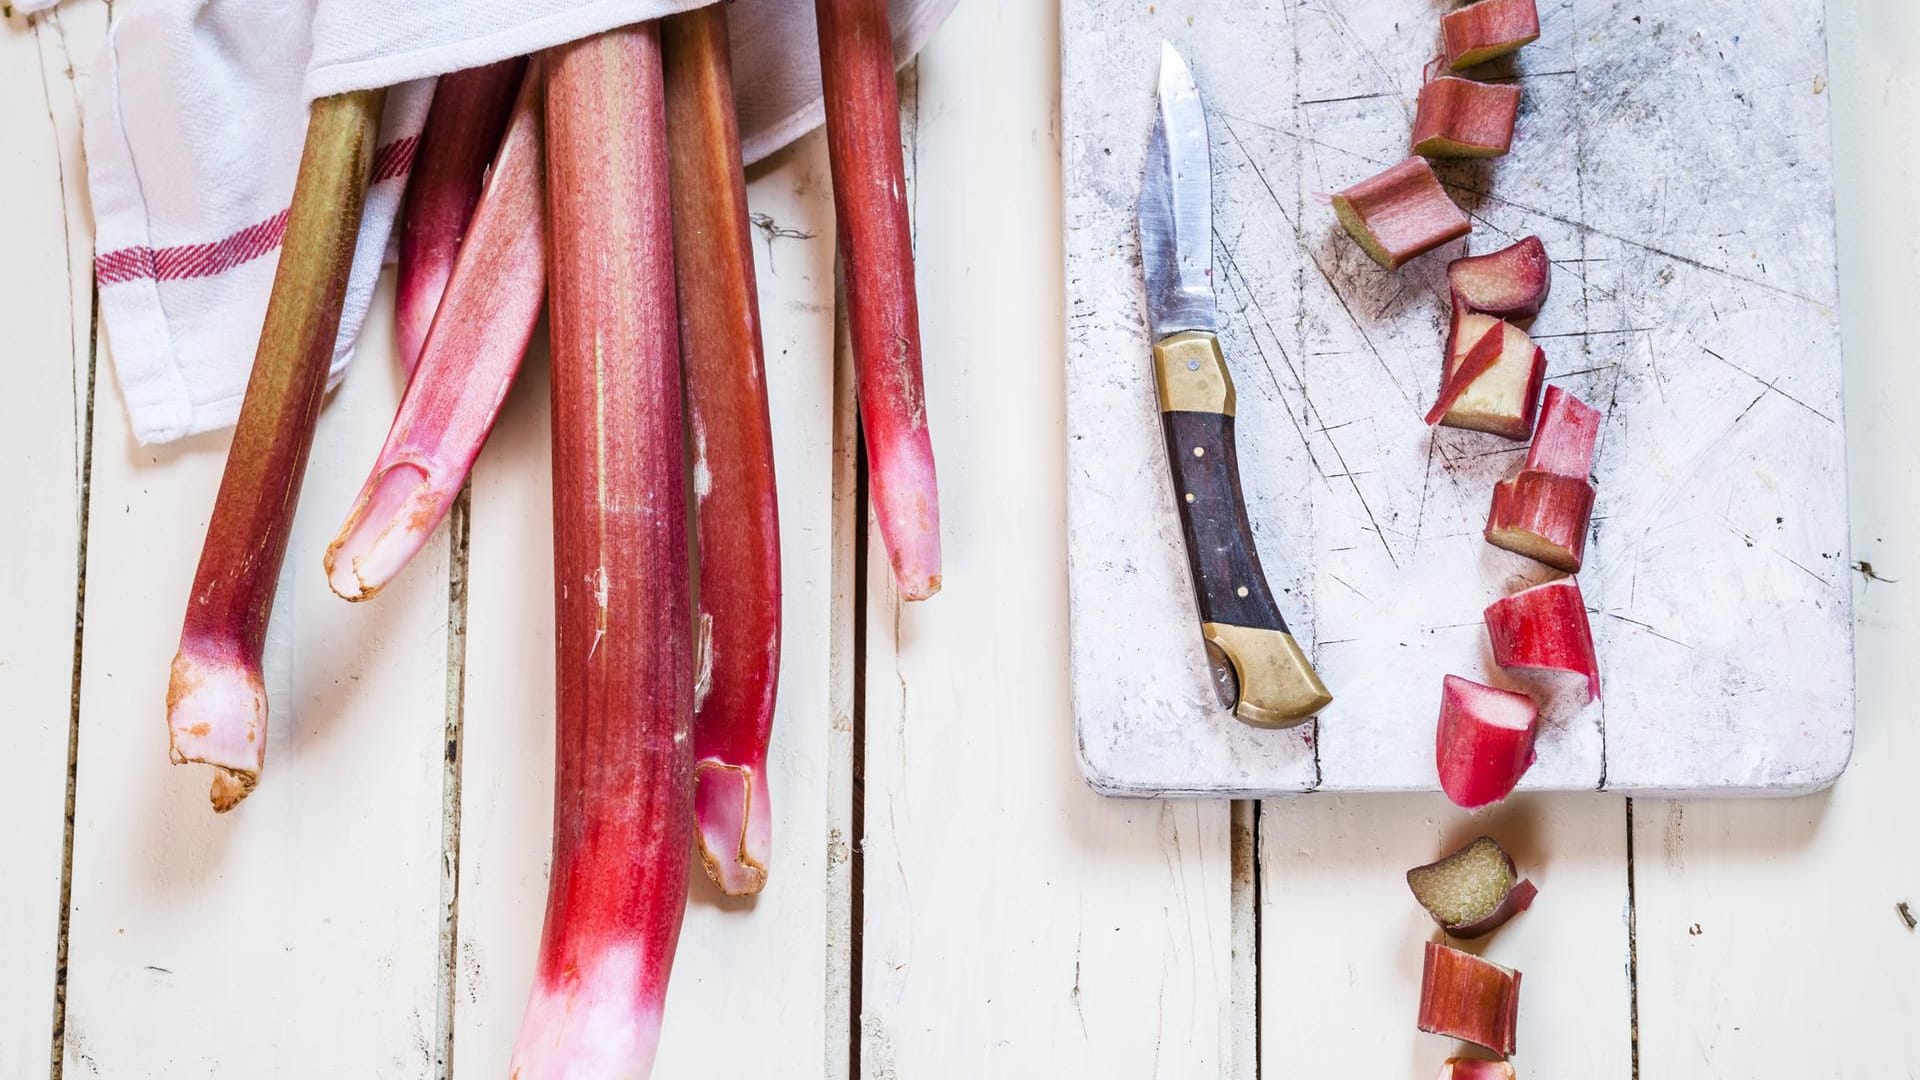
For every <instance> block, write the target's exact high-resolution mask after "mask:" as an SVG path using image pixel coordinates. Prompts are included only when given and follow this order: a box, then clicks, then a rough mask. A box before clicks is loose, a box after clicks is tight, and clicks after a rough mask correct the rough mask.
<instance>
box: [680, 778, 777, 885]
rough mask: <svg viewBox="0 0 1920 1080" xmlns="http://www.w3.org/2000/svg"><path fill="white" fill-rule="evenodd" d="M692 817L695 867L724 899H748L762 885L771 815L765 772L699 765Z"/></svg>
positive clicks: (769, 844) (770, 839)
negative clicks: (695, 839)
mask: <svg viewBox="0 0 1920 1080" xmlns="http://www.w3.org/2000/svg"><path fill="white" fill-rule="evenodd" d="M698 768H699V772H698V774H697V779H696V781H695V783H696V787H695V791H694V804H693V812H694V816H695V818H696V819H697V820H698V822H699V825H700V829H699V838H700V861H701V862H702V863H703V864H705V866H706V868H707V876H708V877H709V878H712V879H713V883H714V884H715V885H717V886H719V887H720V890H721V891H722V892H724V893H726V894H727V895H728V896H752V895H754V894H755V893H758V892H759V891H760V890H761V889H763V888H765V887H766V884H767V865H768V862H769V855H770V854H771V852H772V850H773V814H772V809H771V803H770V802H769V796H768V792H767V771H766V769H765V767H764V766H762V767H753V766H745V765H728V764H726V763H724V762H719V761H702V762H700V764H699V766H698Z"/></svg>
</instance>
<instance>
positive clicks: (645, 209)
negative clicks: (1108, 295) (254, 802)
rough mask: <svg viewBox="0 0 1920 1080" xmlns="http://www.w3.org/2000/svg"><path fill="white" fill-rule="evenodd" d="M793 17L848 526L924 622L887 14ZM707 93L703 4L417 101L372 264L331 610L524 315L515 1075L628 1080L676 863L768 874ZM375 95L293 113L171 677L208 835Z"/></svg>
mask: <svg viewBox="0 0 1920 1080" xmlns="http://www.w3.org/2000/svg"><path fill="white" fill-rule="evenodd" d="M817 17H818V23H819V31H820V42H821V70H822V75H823V83H824V87H825V91H826V106H827V109H826V112H827V130H828V147H829V155H830V160H831V163H832V169H833V181H834V195H835V201H836V205H837V210H838V218H839V222H840V251H841V256H842V262H843V272H844V277H845V286H846V297H847V307H848V312H847V313H848V320H849V324H850V326H851V330H852V343H853V351H854V364H855V370H856V373H857V378H858V382H859V387H858V390H859V409H860V417H861V421H862V426H863V429H864V432H865V437H866V448H867V455H868V461H869V468H870V472H871V489H872V492H873V513H874V517H875V519H876V521H877V523H878V525H879V527H880V533H881V536H882V538H883V540H884V541H885V543H886V546H887V549H888V552H889V556H890V560H891V562H892V566H893V571H894V575H895V580H896V582H897V585H898V588H899V591H900V593H901V595H902V596H903V597H905V598H906V599H908V600H919V599H925V598H926V597H929V596H931V595H933V594H934V593H935V592H936V591H938V589H939V587H940V533H939V509H938V497H937V489H936V484H935V479H934V467H933V454H932V442H931V439H930V436H929V433H928V430H927V421H926V407H925V403H924V400H923V397H922V389H921V385H922V384H921V372H920V334H919V327H918V321H919V317H918V312H917V308H916V300H915V296H914V272H913V260H912V248H911V235H910V232H909V228H908V220H907V208H906V204H905V201H904V197H903V193H904V191H905V184H904V182H903V168H902V161H901V152H900V131H899V103H898V99H897V96H896V91H895V84H894V57H893V35H892V33H891V30H890V28H889V26H888V24H887V8H886V3H885V0H818V2H817ZM730 67H731V62H730V59H729V48H728V41H727V21H726V15H725V13H724V10H723V8H722V7H721V6H713V7H707V8H702V9H698V10H695V11H690V12H687V13H684V14H681V15H677V16H673V17H671V18H668V19H665V20H663V21H661V22H658V23H646V24H641V25H637V26H631V27H627V28H623V29H619V30H614V31H611V32H608V33H604V34H601V35H598V36H596V37H593V38H589V39H586V40H582V41H577V42H573V43H570V44H567V45H562V46H559V47H556V48H553V49H551V50H548V51H547V52H545V53H543V54H540V55H538V56H533V57H526V58H520V59H515V60H509V61H505V62H502V63H498V64H494V65H492V66H489V67H484V68H478V69H474V70H470V71H463V72H459V73H456V74H452V75H448V76H446V77H445V78H443V79H442V80H441V82H440V84H439V87H438V89H437V91H436V95H435V100H434V102H433V106H432V109H431V112H430V114H429V116H428V120H427V125H426V129H425V131H424V132H423V134H422V136H421V141H420V144H419V150H418V154H417V157H416V160H415V165H414V173H413V178H412V180H411V183H410V188H409V192H408V196H407V206H406V209H405V212H404V217H403V223H402V233H401V240H400V269H399V279H400V280H399V302H398V306H397V318H398V323H399V326H398V340H399V342H400V348H401V352H402V360H403V362H404V363H405V364H406V365H407V367H408V369H409V371H410V377H409V381H408V384H407V388H406V392H405V395H404V397H403V399H402V401H401V403H400V407H399V411H398V414H397V415H396V416H395V418H394V422H393V427H392V429H391V431H390V432H389V434H388V436H387V439H386V443H385V445H384V446H382V447H381V448H380V450H379V453H378V455H377V457H376V459H375V462H374V465H373V468H372V470H371V472H370V474H369V476H368V478H367V481H366V483H365V485H364V486H363V487H362V488H361V490H360V493H359V496H358V497H357V498H356V500H355V501H354V503H353V505H352V507H351V508H349V509H348V511H347V514H346V520H345V523H344V525H343V526H342V527H341V529H340V532H339V536H338V537H337V538H336V539H335V540H334V541H333V543H332V544H331V545H330V546H329V547H328V548H327V551H326V556H325V571H326V575H327V581H328V583H329V585H330V586H331V587H332V588H333V590H334V591H335V592H336V593H338V594H339V595H340V596H341V597H343V598H345V599H347V600H353V601H365V600H371V599H373V598H374V597H375V596H376V595H377V594H378V593H379V592H380V590H381V589H382V588H383V587H384V586H385V585H386V584H387V583H388V582H390V581H392V580H393V579H394V577H395V576H396V575H398V574H399V573H400V572H401V571H402V570H403V568H404V567H405V566H406V564H407V563H408V561H409V560H410V559H411V558H412V557H413V556H414V555H415V554H416V553H417V552H419V551H420V550H421V548H422V547H423V546H424V545H425V544H426V543H427V541H428V539H429V538H430V537H431V536H432V535H433V534H434V533H435V531H436V530H437V528H438V527H439V524H440V522H441V521H442V520H443V519H444V518H445V517H446V516H447V514H448V512H449V510H450V509H451V508H452V506H453V503H454V502H455V500H456V499H457V498H458V497H459V494H460V492H461V490H462V489H463V487H464V486H465V484H466V482H467V477H468V474H469V472H470V471H471V469H472V468H473V464H474V460H475V458H476V457H477V455H478V454H479V453H480V450H481V447H482V446H483V445H484V443H485V442H486V438H487V434H488V432H489V431H490V430H491V429H492V426H493V423H494V420H495V418H496V417H497V416H498V414H499V411H500V408H501V406H502V404H503V403H504V401H505V399H506V396H507V392H508V390H509V388H510V387H511V386H512V384H513V381H514V378H515V376H516V375H517V373H518V371H519V368H520V365H521V362H522V360H523V358H524V356H525V355H526V352H527V349H528V346H529V344H530V342H531V340H532V338H533V335H534V331H535V325H536V323H537V322H538V319H539V316H540V313H541V311H542V309H543V308H544V309H546V310H547V311H548V313H549V324H550V339H551V345H552V366H553V374H552V383H553V391H552V414H553V527H554V565H553V579H554V604H555V623H556V648H555V663H556V680H555V681H556V683H557V686H558V710H557V714H556V715H557V725H556V726H557V731H556V740H557V749H558V752H557V776H556V784H555V797H554V818H553V837H554V839H553V860H552V868H551V871H552V872H551V885H550V892H549V898H548V906H547V915H546V927H545V931H544V935H543V939H542V944H541V948H540V953H539V962H538V970H537V972H536V976H535V985H534V988H533V993H532V999H531V1001H530V1003H529V1005H528V1008H527V1012H526V1018H525V1020H524V1022H523V1026H522V1030H521V1035H520V1039H519V1042H518V1045H517V1047H516V1049H515V1052H514V1064H513V1075H515V1076H516V1077H519V1078H520V1080H543V1078H547V1077H603V1076H641V1075H645V1074H646V1073H647V1072H648V1071H649V1070H650V1069H651V1066H652V1061H653V1056H654V1050H655V1047H656V1045H657V1043H658V1039H659V1029H660V1018H661V1010H662V1006H663V1003H664V997H665V993H666V987H667V978H668V973H669V971H670V969H671V966H672V961H673V954H674V948H675V944H676V941H677V938H678V936H679V930H680V923H681V915H682V912H683V909H684V906H685V896H686V889H687V885H688V877H689V873H690V869H691V861H692V854H691V853H692V851H693V850H695V849H696V848H697V850H698V851H699V853H700V856H701V859H702V861H703V862H704V864H705V867H706V870H707V873H708V874H709V875H710V876H711V877H712V879H713V880H714V882H715V883H716V884H717V885H718V886H719V887H720V888H722V889H724V890H725V891H727V892H728V893H732V894H736V895H746V894H752V893H756V892H758V891H759V890H760V889H761V888H762V887H763V886H764V884H765V883H766V878H767V870H768V866H769V856H770V848H771V846H772V833H773V829H772V815H771V804H770V801H769V792H768V787H767V745H768V738H769V735H770V732H771V728H772V721H773V711H774V691H775V685H776V682H777V676H778V667H779V652H780V547H779V530H778V514H777V508H776V499H775V488H774V463H773V441H772V437H771V433H770V429H769V422H768V403H767V392H766V382H765V378H764V372H763V353H762V345H761V338H760V318H759V308H758V300H757V297H756V292H755V282H754V271H753V258H752V247H751V243H750V228H751V224H750V221H749V216H748V208H747V197H746V181H745V176H744V173H743V170H742V165H741V157H740V141H739V131H738V126H737V121H736V118H735V113H734V102H733V98H732V80H731V71H730ZM383 100H384V92H383V91H378V90H373V91H362V92H356V93H349V94H344V95H340V96H337V97H331V98H325V99H322V100H320V101H317V102H315V103H314V105H313V110H312V114H311V117H310V120H309V128H308V133H307V140H306V148H305V151H304V155H303V157H302V160H301V164H300V174H299V177H298V180H297V182H296V186H295V192H294V198H293V204H292V209H291V212H290V215H289V218H288V223H287V230H286V238H285V241H284V244H283V247H282V250H281V254H280V261H279V266H278V269H277V272H276V276H275V279H274V285H273V292H272V298H271V300H270V302H269V307H268V311H267V316H266V321H265V324H264V327H263V330H262V332H261V339H260V347H259V351H258V353H257V354H256V357H255V361H254V367H253V372H252V376H251V380H250V382H249V383H248V387H247V393H246V398H245V403H244V404H243V406H242V408H241V413H240V417H239V421H238V425H237V427H236V428H235V431H234V438H233V446H232V450H231V451H230V454H229V457H228V461H227V468H226V472H225V475H224V477H223V479H222V481H221V485H220V491H219V495H218V496H217V498H216V501H215V503H214V508H213V513H212V518H211V521H210V523H209V526H208V532H207V539H206V543H205V546H204V548H203V550H202V553H201V557H200V563H199V568H198V571H197V572H196V575H195V578H194V583H193V592H192V596H191V599H190V602H189V604H188V610H187V619H186V627H185V630H184V632H183V633H182V635H181V641H180V650H179V653H178V655H177V656H176V657H175V659H174V661H173V669H172V678H171V682H170V685H169V687H168V693H167V724H168V731H169V736H170V742H169V749H170V753H171V757H172V760H173V761H174V762H175V763H176V764H185V763H199V764H205V765H209V766H211V767H212V768H213V788H212V801H213V807H214V809H215V810H217V811H227V810H231V809H232V808H233V807H234V806H236V805H237V804H238V803H239V802H240V801H241V800H243V799H245V798H246V797H247V796H248V795H249V794H250V793H251V792H252V791H253V790H254V788H255V786H256V785H257V784H258V783H259V780H260V772H261V768H262V766H263V765H264V764H265V748H266V727H267V695H266V690H265V686H264V684H263V682H262V678H261V669H260V661H261V650H262V644H263V641H264V638H265V633H266V626H267V619H268V614H269V611H270V609H271V606H272V602H273V594H274V589H275V586H276V584H277V581H278V578H279V574H280V567H281V562H282V560H283V558H284V556H285V554H286V548H287V540H288V536H289V534H290V532H291V526H292V521H293V516H294V509H295V504H296V501H297V499H298V494H299V490H300V484H301V479H302V477H303V475H304V473H305V471H306V465H307V456H308V451H309V449H310V448H311V446H312V442H313V434H314V425H315V423H316V421H317V419H318V415H319V411H320V405H321V399H322V395H323V393H324V390H325V382H326V373H327V368H328V364H329V361H330V359H331V356H332V352H333V347H334V341H335V338H336V337H337V335H338V332H339V324H340V312H341V304H342V300H343V297H344V295H345V292H346V284H347V271H348V268H349V266H350V265H351V263H352V260H353V251H354V245H355V239H356V236H357V233H358V229H359V223H360V214H361V206H362V201H363V198H364V196H365V192H366V186H367V182H368V166H369V161H370V158H371V148H372V141H373V137H374V133H375V131H376V128H377V126H378V123H379V120H380V114H381V108H382V104H383ZM689 489H691V491H690V490H689ZM420 719H421V720H422V722H431V723H434V724H436V725H437V724H439V723H440V718H439V717H438V716H435V717H431V718H428V717H422V718H420Z"/></svg>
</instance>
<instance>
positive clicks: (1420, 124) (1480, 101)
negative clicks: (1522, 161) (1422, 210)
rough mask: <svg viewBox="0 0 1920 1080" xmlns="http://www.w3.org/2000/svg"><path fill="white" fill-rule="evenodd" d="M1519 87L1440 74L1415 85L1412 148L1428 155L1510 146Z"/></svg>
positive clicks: (1475, 154)
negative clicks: (1416, 100)
mask: <svg viewBox="0 0 1920 1080" xmlns="http://www.w3.org/2000/svg"><path fill="white" fill-rule="evenodd" d="M1519 115H1520V88H1519V87H1518V86H1503V85H1498V84H1495V83H1483V82H1475V81H1473V80H1472V79H1461V78H1457V77H1455V76H1452V75H1443V76H1441V77H1440V78H1438V79H1435V80H1433V81H1432V82H1430V83H1428V84H1426V85H1425V86H1422V87H1421V88H1420V100H1419V107H1418V110H1417V111H1416V112H1415V114H1414V118H1413V152H1414V153H1416V154H1419V155H1420V156H1421V157H1428V158H1484V157H1499V156H1500V155H1502V154H1505V153H1506V152H1507V151H1508V150H1511V149H1512V148H1513V124H1514V120H1515V119H1517V118H1518V117H1519Z"/></svg>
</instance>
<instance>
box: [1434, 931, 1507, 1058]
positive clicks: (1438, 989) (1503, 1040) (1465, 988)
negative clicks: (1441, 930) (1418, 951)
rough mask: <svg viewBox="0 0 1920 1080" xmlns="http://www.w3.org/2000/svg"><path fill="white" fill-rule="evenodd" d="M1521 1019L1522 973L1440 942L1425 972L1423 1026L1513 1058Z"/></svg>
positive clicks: (1436, 944) (1435, 1032) (1435, 946)
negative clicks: (1515, 1038)
mask: <svg viewBox="0 0 1920 1080" xmlns="http://www.w3.org/2000/svg"><path fill="white" fill-rule="evenodd" d="M1519 1021H1520V973H1519V972H1518V971H1515V970H1513V969H1512V968H1506V967H1501V966H1500V965H1499V964H1496V963H1493V962H1492V961H1489V960H1482V959H1480V958H1479V957H1477V956H1474V955H1472V954H1470V953H1464V952H1461V951H1460V950H1459V949H1454V948H1449V947H1448V946H1445V945H1442V944H1440V943H1439V942H1437V941H1429V942H1427V956H1426V966H1425V968H1424V969H1423V970H1422V972H1421V974H1420V1030H1421V1031H1425V1032H1428V1033H1429V1034H1433V1035H1445V1036H1448V1037H1449V1038H1454V1039H1460V1040H1463V1041H1465V1042H1470V1043H1472V1044H1474V1045H1475V1046H1484V1047H1486V1048H1487V1049H1488V1050H1491V1051H1493V1052H1494V1053H1496V1054H1499V1055H1500V1056H1502V1057H1511V1056H1512V1055H1513V1052H1514V1049H1515V1043H1514V1036H1515V1034H1516V1031H1517V1029H1518V1027H1519Z"/></svg>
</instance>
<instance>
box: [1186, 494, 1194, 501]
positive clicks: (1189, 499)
mask: <svg viewBox="0 0 1920 1080" xmlns="http://www.w3.org/2000/svg"><path fill="white" fill-rule="evenodd" d="M1187 501H1188V502H1192V501H1193V492H1191V491H1189V492H1187Z"/></svg>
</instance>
